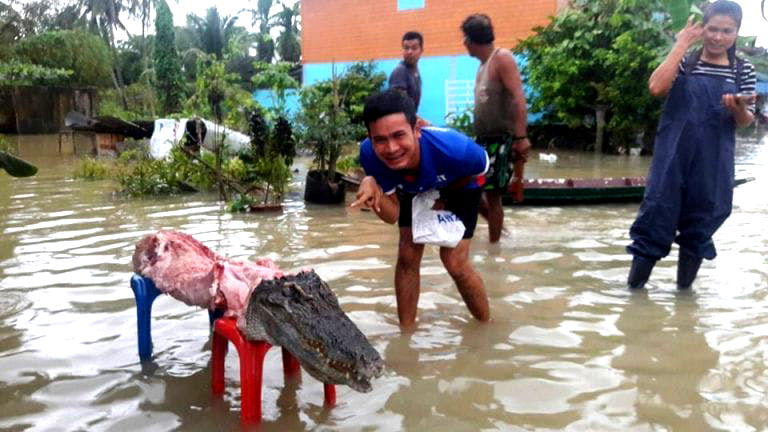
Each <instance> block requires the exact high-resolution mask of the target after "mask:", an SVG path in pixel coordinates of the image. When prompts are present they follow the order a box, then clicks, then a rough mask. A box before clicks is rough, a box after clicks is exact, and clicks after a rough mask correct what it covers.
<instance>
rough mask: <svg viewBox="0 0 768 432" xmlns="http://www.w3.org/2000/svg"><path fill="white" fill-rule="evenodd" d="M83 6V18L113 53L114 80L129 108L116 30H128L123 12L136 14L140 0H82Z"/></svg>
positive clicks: (124, 103) (124, 102)
mask: <svg viewBox="0 0 768 432" xmlns="http://www.w3.org/2000/svg"><path fill="white" fill-rule="evenodd" d="M79 4H80V5H81V6H82V17H81V18H82V19H83V20H85V21H86V22H87V23H88V28H89V29H90V30H91V32H93V33H95V34H98V35H99V36H101V37H102V39H104V41H105V42H106V43H107V46H108V47H109V49H110V52H111V54H112V62H111V65H112V80H113V83H114V85H115V89H116V90H117V92H118V93H119V94H120V97H121V99H122V102H123V107H124V108H125V109H128V101H127V99H126V98H125V95H124V91H123V87H125V84H124V83H123V77H122V74H121V72H120V68H119V67H118V64H117V45H116V39H115V31H116V30H117V29H122V30H125V31H127V29H126V27H125V24H123V22H122V20H121V19H120V15H121V14H122V13H123V12H128V13H129V14H131V15H133V16H136V15H137V13H138V11H139V10H140V7H141V5H140V3H139V1H138V0H80V1H79Z"/></svg>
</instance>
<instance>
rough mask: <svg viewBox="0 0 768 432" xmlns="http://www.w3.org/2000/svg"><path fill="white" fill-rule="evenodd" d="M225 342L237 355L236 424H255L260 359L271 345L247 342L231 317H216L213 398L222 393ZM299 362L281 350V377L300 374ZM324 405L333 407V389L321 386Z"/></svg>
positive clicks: (334, 398) (262, 366)
mask: <svg viewBox="0 0 768 432" xmlns="http://www.w3.org/2000/svg"><path fill="white" fill-rule="evenodd" d="M227 341H231V342H232V343H233V344H234V345H235V348H237V353H238V355H239V356H240V397H241V400H242V404H241V408H240V421H241V422H242V423H258V422H260V421H261V385H262V376H263V369H264V357H265V356H266V355H267V351H269V349H270V348H272V345H270V344H269V343H267V342H265V341H249V340H246V339H245V336H244V335H243V333H242V332H241V331H240V329H238V328H237V323H236V321H235V319H234V318H219V319H217V320H216V321H215V322H214V324H213V341H212V342H211V351H212V357H211V369H212V370H211V391H212V393H213V394H214V395H221V394H223V393H224V361H225V358H226V355H227ZM300 367H301V366H300V365H299V361H298V360H297V359H296V357H294V356H293V355H292V354H291V353H289V352H288V351H286V349H285V348H283V374H284V375H285V376H291V375H295V374H297V373H300ZM323 390H324V392H325V401H324V403H325V406H333V405H335V404H336V386H334V385H333V384H325V383H324V384H323Z"/></svg>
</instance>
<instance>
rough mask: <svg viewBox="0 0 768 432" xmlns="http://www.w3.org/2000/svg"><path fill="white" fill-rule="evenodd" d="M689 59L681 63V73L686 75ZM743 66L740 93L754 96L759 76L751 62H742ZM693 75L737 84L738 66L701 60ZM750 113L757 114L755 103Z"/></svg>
mask: <svg viewBox="0 0 768 432" xmlns="http://www.w3.org/2000/svg"><path fill="white" fill-rule="evenodd" d="M687 60H688V58H687V57H684V58H683V60H682V61H680V66H679V72H680V73H682V74H684V73H685V65H686V61H687ZM742 61H743V62H744V63H743V66H742V68H741V83H740V85H739V93H748V94H754V93H755V89H756V86H757V75H756V74H755V66H753V65H752V63H750V62H749V60H746V59H743V60H742ZM691 75H708V76H716V77H722V78H725V81H727V82H729V83H734V84H735V83H736V65H734V66H733V67H731V66H722V65H716V64H712V63H707V62H705V61H703V60H701V59H700V60H699V62H698V63H697V64H696V66H694V67H693V70H691ZM747 108H748V109H749V111H750V112H752V113H754V112H755V103H752V104H750V105H749V106H748V107H747Z"/></svg>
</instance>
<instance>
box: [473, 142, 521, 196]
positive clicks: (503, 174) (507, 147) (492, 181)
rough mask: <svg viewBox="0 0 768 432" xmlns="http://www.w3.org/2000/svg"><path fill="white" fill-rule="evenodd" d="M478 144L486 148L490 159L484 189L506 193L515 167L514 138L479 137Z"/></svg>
mask: <svg viewBox="0 0 768 432" xmlns="http://www.w3.org/2000/svg"><path fill="white" fill-rule="evenodd" d="M477 143H478V144H480V145H481V146H483V148H485V151H486V152H487V153H488V157H489V158H490V161H489V167H488V172H487V173H486V174H485V186H483V188H484V189H485V190H497V191H498V190H500V191H506V190H507V186H508V185H509V182H510V181H511V180H512V174H513V173H514V166H515V152H514V151H513V150H512V137H511V136H510V135H502V136H489V137H479V138H478V139H477Z"/></svg>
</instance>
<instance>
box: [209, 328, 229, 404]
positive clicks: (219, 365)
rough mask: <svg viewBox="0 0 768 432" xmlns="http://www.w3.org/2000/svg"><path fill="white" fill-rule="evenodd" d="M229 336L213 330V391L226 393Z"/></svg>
mask: <svg viewBox="0 0 768 432" xmlns="http://www.w3.org/2000/svg"><path fill="white" fill-rule="evenodd" d="M227 344H228V342H227V338H225V337H224V336H222V335H220V334H218V333H216V332H215V331H214V332H213V339H212V341H211V393H213V394H214V395H222V394H224V363H225V361H226V358H227Z"/></svg>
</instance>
